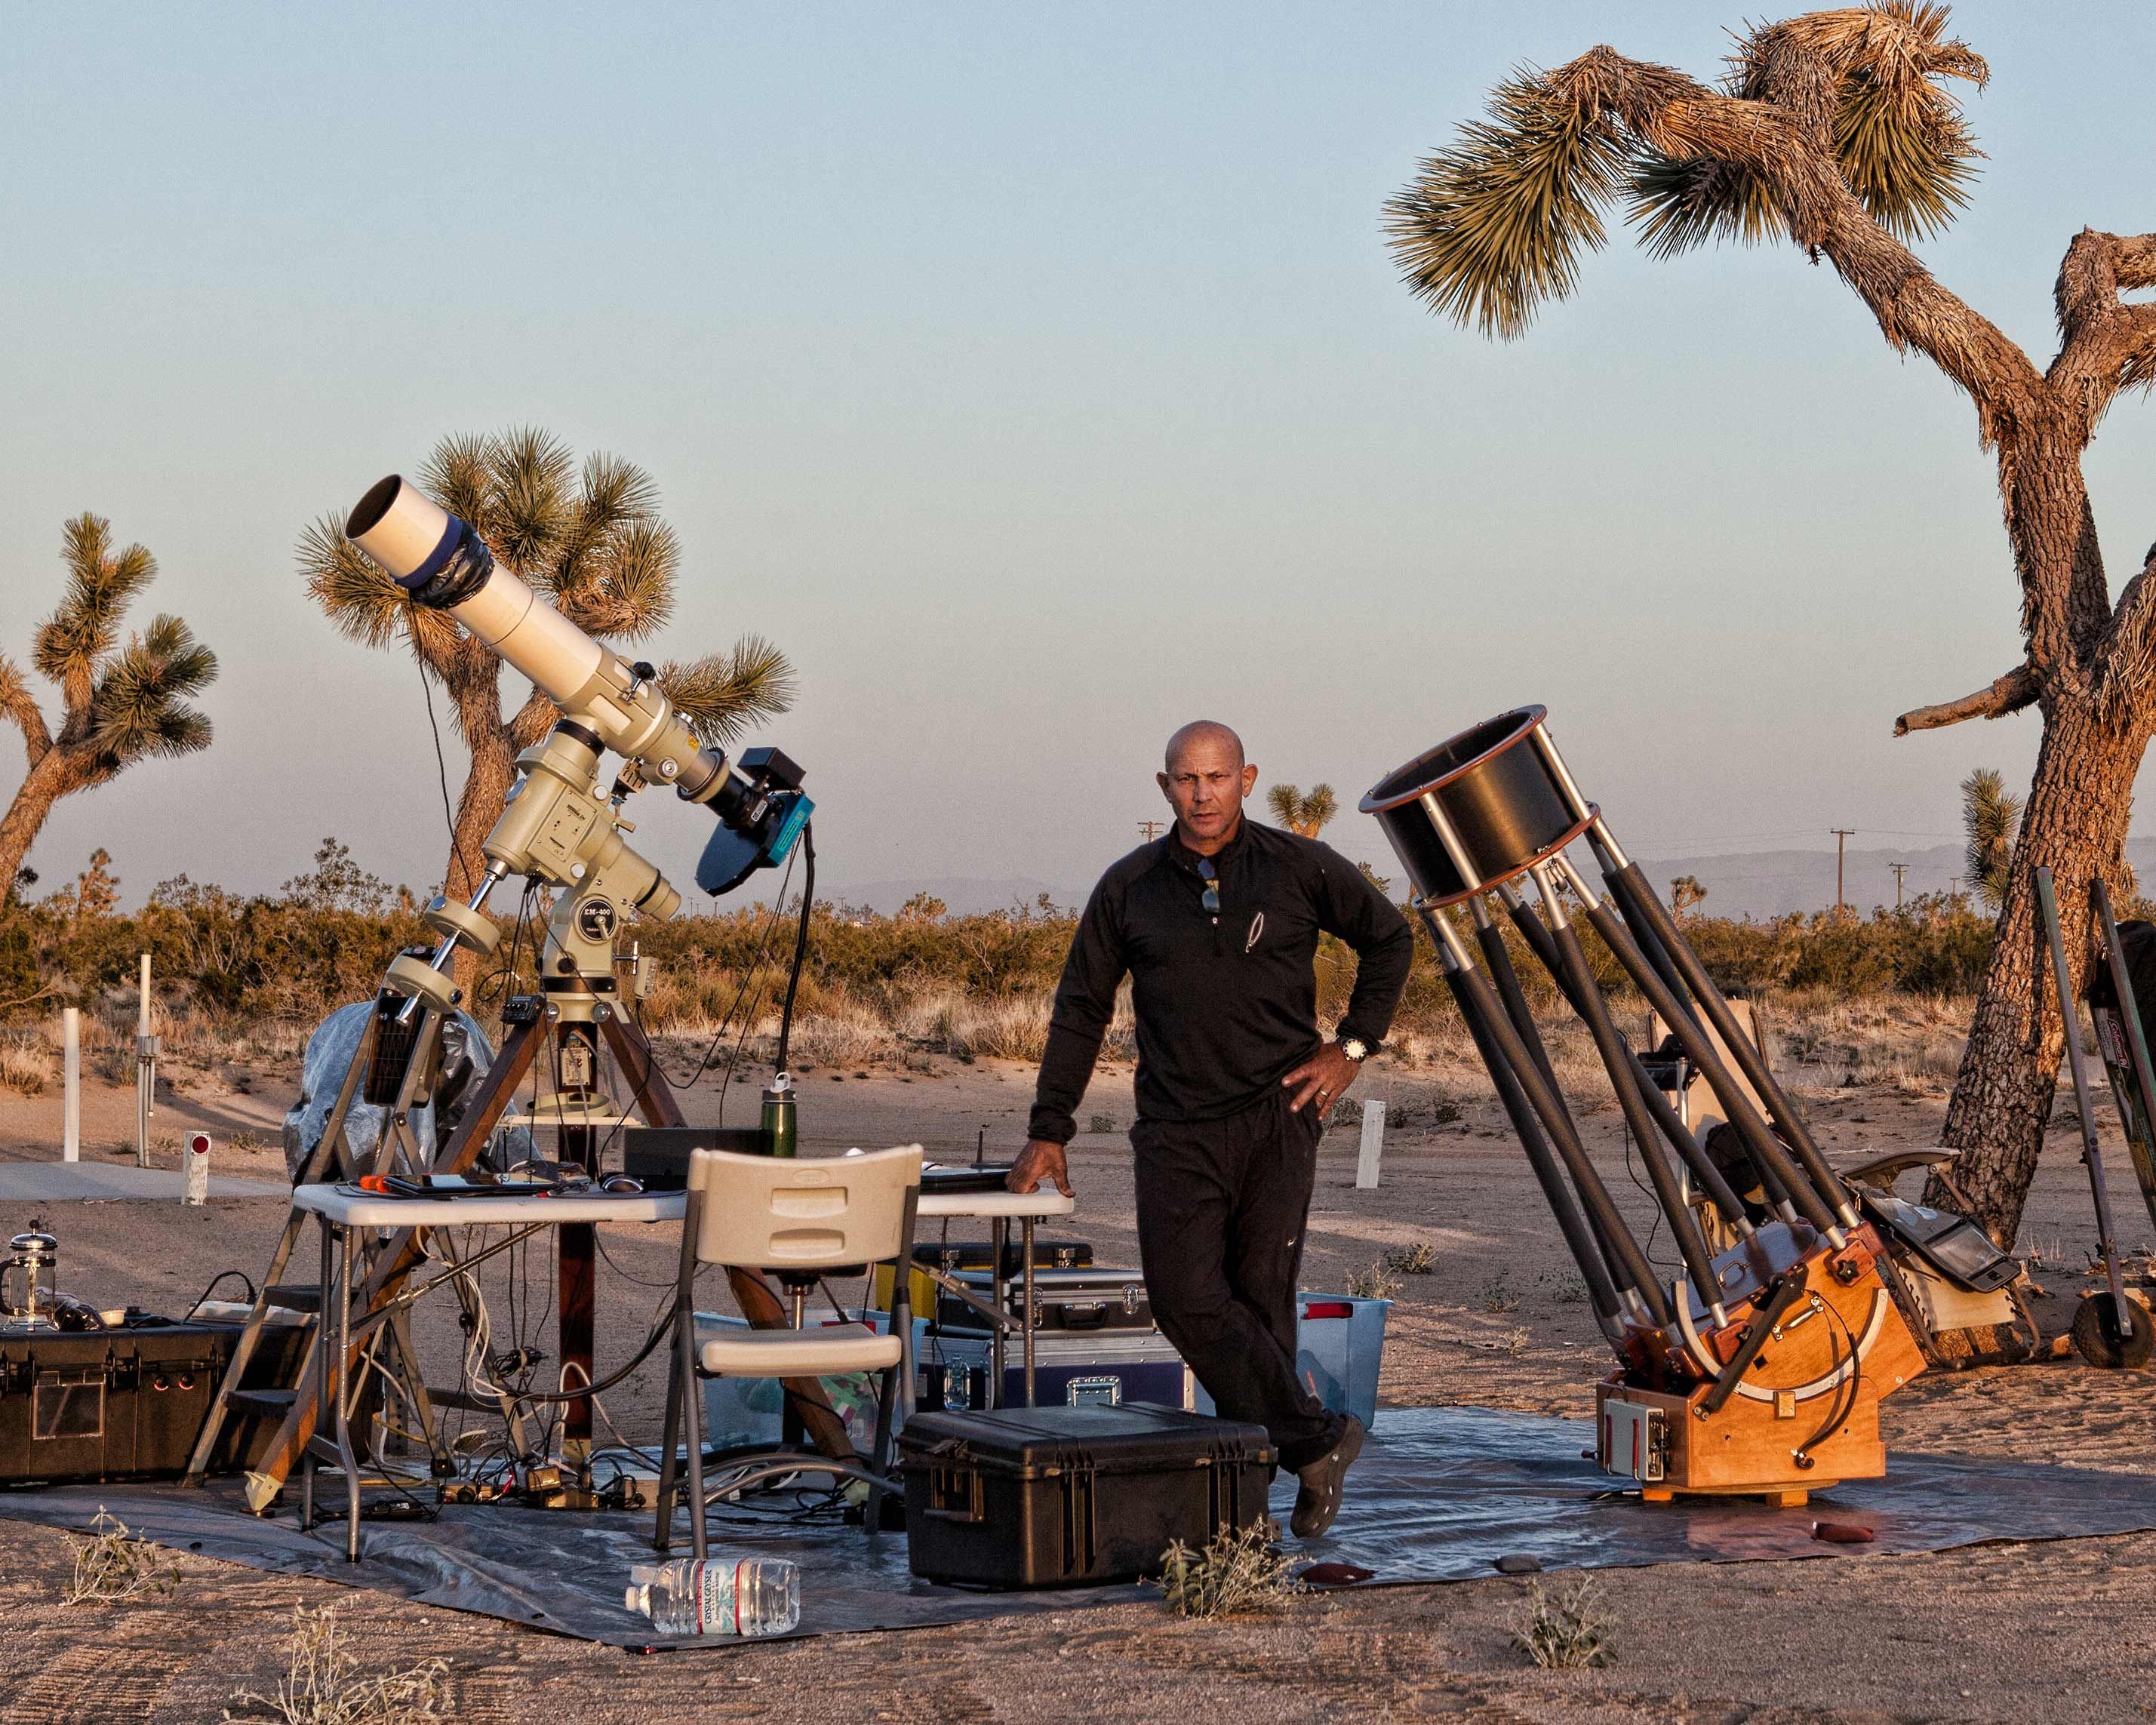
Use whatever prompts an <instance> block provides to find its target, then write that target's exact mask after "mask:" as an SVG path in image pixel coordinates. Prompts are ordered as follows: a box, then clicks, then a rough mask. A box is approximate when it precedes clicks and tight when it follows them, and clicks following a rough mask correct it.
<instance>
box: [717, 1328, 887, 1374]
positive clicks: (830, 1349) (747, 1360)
mask: <svg viewBox="0 0 2156 1725" xmlns="http://www.w3.org/2000/svg"><path fill="white" fill-rule="evenodd" d="M897 1363H898V1337H896V1336H879V1335H877V1334H876V1333H875V1331H873V1330H865V1329H862V1328H860V1327H858V1326H856V1325H853V1324H834V1325H832V1326H830V1327H829V1328H826V1329H820V1330H741V1331H737V1332H733V1333H731V1334H729V1335H726V1336H723V1337H719V1338H717V1339H716V1340H713V1341H707V1342H706V1343H704V1344H703V1346H702V1347H701V1348H700V1349H698V1350H697V1354H696V1367H697V1369H698V1370H699V1371H701V1372H702V1373H704V1375H705V1376H706V1377H708V1378H822V1377H826V1376H829V1374H830V1373H834V1372H887V1371H889V1370H890V1369H891V1368H892V1367H893V1366H895V1365H896V1364H897Z"/></svg>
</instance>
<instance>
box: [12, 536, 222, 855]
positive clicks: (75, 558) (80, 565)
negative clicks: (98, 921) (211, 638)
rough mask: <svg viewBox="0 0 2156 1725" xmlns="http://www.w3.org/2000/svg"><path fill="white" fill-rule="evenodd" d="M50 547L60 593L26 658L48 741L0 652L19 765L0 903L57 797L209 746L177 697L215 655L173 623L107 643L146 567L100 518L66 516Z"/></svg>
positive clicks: (201, 722)
mask: <svg viewBox="0 0 2156 1725" xmlns="http://www.w3.org/2000/svg"><path fill="white" fill-rule="evenodd" d="M61 540H62V550H61V553H60V556H61V561H62V562H64V563H65V564H66V565H67V591H66V592H65V593H63V594H62V595H61V596H60V603H59V608H58V609H56V610H55V611H54V613H53V614H52V615H51V616H50V617H49V618H47V619H45V620H44V623H43V624H40V625H39V627H38V636H37V640H36V643H35V644H34V645H33V647H32V648H31V649H30V663H31V664H32V665H34V666H36V668H37V670H38V675H41V676H43V677H44V679H45V680H47V681H48V682H51V683H55V684H57V685H59V691H60V706H61V714H60V727H59V732H57V733H55V732H53V731H52V730H51V729H50V728H49V727H48V726H47V725H46V723H45V716H44V713H42V712H41V711H38V702H37V698H36V696H33V694H32V693H31V692H30V685H29V683H28V680H26V679H25V678H24V677H23V673H22V671H21V670H19V669H18V668H17V666H16V665H15V663H14V661H13V660H10V659H8V658H7V657H6V656H5V655H0V713H5V714H6V715H7V716H8V720H9V721H11V722H12V723H13V725H14V726H15V728H16V729H17V730H18V731H20V732H22V733H23V750H24V752H26V753H27V754H28V757H29V767H28V771H27V772H26V773H24V774H23V783H22V784H21V785H20V786H19V787H18V788H17V790H16V792H15V800H14V801H13V803H10V804H9V805H8V813H7V814H6V816H5V817H4V818H0V883H4V891H0V898H4V897H7V896H11V895H12V893H13V890H14V883H15V881H16V880H17V878H18V875H20V873H21V871H22V868H23V858H24V857H25V856H26V855H28V854H29V850H30V846H31V845H33V844H34V843H36V842H37V837H38V830H39V829H41V828H42V827H44V824H45V817H46V816H47V815H49V814H51V813H52V812H53V804H54V803H57V802H59V799H60V798H63V797H71V796H73V795H74V793H76V792H78V791H86V790H90V789H91V788H94V787H95V786H97V785H101V784H103V783H105V781H106V780H107V779H109V778H114V777H115V776H116V775H117V774H119V773H121V772H123V771H125V770H126V768H129V767H131V766H133V765H134V764H135V762H137V761H140V760H142V759H145V758H146V757H149V756H152V755H185V754H192V753H193V752H194V751H195V750H197V749H204V748H208V747H209V740H210V724H209V721H208V719H206V718H205V717H203V715H202V714H201V713H199V712H198V711H196V710H195V709H194V708H193V707H191V706H188V705H187V701H186V699H185V697H186V696H190V695H197V694H199V693H201V691H203V690H204V689H206V688H208V686H209V685H210V684H211V683H212V682H213V681H214V680H216V677H217V655H215V654H214V653H213V652H211V651H210V650H209V649H208V648H207V647H205V646H203V645H202V644H201V643H199V642H198V641H197V640H196V639H195V638H194V634H193V631H192V630H190V629H188V627H187V624H184V623H182V621H181V620H180V619H178V618H177V617H158V618H157V619H153V620H152V621H151V624H150V626H149V628H148V629H145V630H144V631H143V632H142V633H141V634H139V635H134V636H131V637H130V638H129V639H128V642H127V644H126V646H124V647H122V646H121V645H120V644H119V643H120V625H121V620H122V619H125V618H126V615H127V607H128V605H129V603H131V601H132V600H133V599H134V598H135V596H136V594H137V593H141V591H142V589H143V588H146V587H147V586H148V585H149V584H150V583H151V581H153V580H155V579H156V578H157V559H156V558H155V557H151V555H150V553H149V552H146V551H145V550H144V549H143V548H142V547H141V546H139V545H131V546H129V547H127V548H126V550H125V551H115V550H114V549H113V548H112V523H111V522H110V521H106V520H105V517H104V516H95V515H87V514H85V515H80V516H76V517H75V518H74V520H73V521H69V523H68V524H67V526H65V527H64V528H63V529H62V530H61ZM30 879H32V880H34V879H36V876H35V875H32V876H30Z"/></svg>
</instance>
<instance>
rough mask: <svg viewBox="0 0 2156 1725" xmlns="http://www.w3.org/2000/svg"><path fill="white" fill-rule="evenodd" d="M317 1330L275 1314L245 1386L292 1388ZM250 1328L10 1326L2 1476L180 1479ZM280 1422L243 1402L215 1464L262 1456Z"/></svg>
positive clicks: (2, 1351)
mask: <svg viewBox="0 0 2156 1725" xmlns="http://www.w3.org/2000/svg"><path fill="white" fill-rule="evenodd" d="M312 1336H313V1331H312V1329H311V1327H309V1326H306V1325H303V1324H275V1325H265V1326H264V1329H263V1332H262V1336H261V1340H260V1342H259V1344H258V1345H257V1347H256V1348H255V1351H254V1358H253V1359H252V1360H251V1361H249V1365H248V1371H247V1378H246V1383H245V1384H244V1387H245V1388H247V1389H290V1388H291V1387H292V1386H293V1385H294V1384H296V1383H297V1382H298V1381H299V1376H300V1368H301V1367H302V1366H303V1365H304V1364H305V1359H306V1350H307V1343H308V1342H309V1341H310V1340H311V1337H312ZM238 1340H239V1326H238V1325H236V1324H214V1323H177V1324H143V1325H136V1326H131V1327H127V1328H125V1329H115V1330H64V1331H63V1330H38V1331H32V1332H17V1333H15V1334H13V1335H9V1334H6V1333H5V1332H0V1486H21V1485H28V1484H31V1483H33V1482H35V1483H40V1484H57V1483H61V1482H64V1481H105V1480H143V1479H161V1478H162V1479H177V1477H178V1476H180V1475H182V1474H183V1473H185V1472H186V1471H187V1458H188V1456H189V1455H191V1454H192V1453H193V1450H194V1446H195V1440H196V1439H197V1438H198V1437H199V1436H200V1435H202V1426H203V1419H204V1418H205V1417H206V1416H207V1415H208V1413H209V1404H210V1400H211V1398H212V1397H213V1396H214V1395H215V1394H217V1387H218V1384H219V1383H220V1382H221V1381H223V1376H224V1368H225V1364H226V1363H227V1362H228V1360H230V1359H231V1358H232V1350H233V1346H234V1343H236V1342H238ZM279 1423H280V1420H279V1418H278V1417H277V1416H275V1415H272V1414H263V1413H247V1412H243V1411H242V1410H240V1409H234V1411H233V1414H232V1416H231V1417H230V1418H229V1419H228V1420H226V1422H225V1427H224V1430H223V1433H222V1434H221V1435H220V1436H219V1439H218V1448H217V1453H216V1454H215V1455H213V1456H212V1458H211V1468H210V1471H212V1472H213V1473H236V1472H238V1471H240V1470H241V1469H243V1468H244V1467H247V1466H251V1465H252V1464H253V1463H254V1461H255V1460H257V1459H258V1457H259V1454H260V1452H261V1451H262V1450H264V1449H266V1448H267V1447H268V1446H269V1442H270V1440H272V1439H273V1438H274V1437H275V1435H276V1430H277V1426H278V1425H279Z"/></svg>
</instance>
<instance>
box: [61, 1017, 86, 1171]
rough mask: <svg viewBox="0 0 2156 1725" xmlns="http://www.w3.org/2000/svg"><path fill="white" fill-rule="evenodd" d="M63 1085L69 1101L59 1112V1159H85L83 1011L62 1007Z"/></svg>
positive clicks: (75, 1160) (71, 1160) (69, 1160)
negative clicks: (83, 1142)
mask: <svg viewBox="0 0 2156 1725" xmlns="http://www.w3.org/2000/svg"><path fill="white" fill-rule="evenodd" d="M60 1073H61V1081H60V1082H61V1088H62V1090H63V1091H64V1095H65V1097H66V1101H65V1103H64V1106H63V1108H62V1110H61V1113H60V1122H61V1124H60V1160H61V1161H62V1162H80V1161H81V1160H82V1014H81V1013H80V1011H78V1010H77V1009H75V1008H74V1007H72V1006H64V1007H62V1008H61V1009H60Z"/></svg>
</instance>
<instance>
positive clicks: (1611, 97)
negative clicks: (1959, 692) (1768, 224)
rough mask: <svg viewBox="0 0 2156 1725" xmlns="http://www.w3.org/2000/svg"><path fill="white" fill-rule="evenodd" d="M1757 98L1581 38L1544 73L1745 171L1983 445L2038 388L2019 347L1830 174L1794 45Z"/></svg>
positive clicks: (1807, 75) (1822, 71)
mask: <svg viewBox="0 0 2156 1725" xmlns="http://www.w3.org/2000/svg"><path fill="white" fill-rule="evenodd" d="M1767 59H1768V64H1767V65H1766V67H1765V69H1764V71H1765V75H1764V77H1763V80H1762V93H1763V97H1764V98H1765V99H1764V100H1745V99H1743V98H1741V97H1738V96H1731V95H1722V93H1721V92H1719V91H1717V90H1711V89H1709V88H1708V87H1707V86H1706V85H1702V84H1699V83H1697V82H1696V81H1694V80H1692V79H1690V78H1688V77H1686V76H1685V75H1684V74H1682V73H1680V72H1676V71H1674V70H1672V69H1671V68H1669V67H1667V66H1658V65H1654V64H1649V63H1647V62H1645V61H1640V60H1632V59H1626V58H1625V56H1623V55H1622V54H1619V53H1618V52H1617V51H1616V50H1615V49H1610V48H1597V49H1590V50H1589V52H1588V53H1587V54H1583V55H1582V56H1581V57H1580V58H1579V59H1576V60H1574V61H1573V62H1572V63H1571V64H1569V65H1568V66H1563V67H1561V68H1559V69H1558V70H1557V71H1555V72H1553V73H1552V74H1550V80H1551V83H1552V85H1553V86H1555V87H1556V88H1558V89H1560V90H1564V91H1566V92H1567V93H1568V94H1569V95H1570V96H1571V97H1572V99H1573V101H1574V102H1575V103H1576V104H1578V105H1581V106H1583V107H1584V108H1586V109H1588V110H1590V111H1593V112H1596V113H1599V114H1604V115H1608V116H1612V117H1614V118H1615V119H1617V120H1618V121H1620V122H1621V124H1622V125H1623V126H1625V128H1626V129H1627V130H1628V131H1631V132H1632V133H1633V134H1634V136H1636V137H1637V138H1638V139H1639V140H1640V141H1641V142H1642V143H1644V144H1645V145H1646V146H1648V147H1649V148H1650V149H1652V150H1654V151H1657V152H1658V153H1660V154H1661V155H1663V156H1666V157H1671V158H1672V159H1675V160H1680V161H1711V162H1727V163H1729V164H1731V165H1732V166H1734V167H1742V168H1744V169H1747V170H1748V171H1749V172H1752V173H1753V174H1755V175H1757V176H1758V178H1759V179H1760V181H1761V182H1763V183H1764V184H1765V185H1766V186H1767V187H1768V190H1769V192H1770V193H1771V194H1772V196H1773V198H1774V203H1775V205H1776V207H1777V208H1779V210H1780V212H1781V213H1782V216H1783V219H1784V221H1785V222H1786V223H1787V224H1788V226H1789V237H1790V238H1791V239H1793V240H1794V241H1795V242H1796V243H1797V244H1799V245H1801V246H1804V247H1805V248H1806V249H1809V250H1810V251H1812V252H1814V253H1816V254H1820V255H1821V256H1824V257H1825V258H1826V259H1827V260H1828V261H1829V262H1830V263H1831V264H1833V265H1834V267H1835V271H1836V273H1837V274H1839V275H1840V277H1841V279H1842V280H1844V281H1845V282H1847V283H1848V284H1849V285H1850V286H1851V288H1852V289H1854V290H1856V294H1857V295H1858V296H1859V297H1860V298H1861V299H1862V300H1863V301H1864V302H1865V304H1866V305H1867V306H1868V307H1870V308H1871V315H1872V316H1873V317H1874V318H1875V319H1876V321H1877V322H1878V325H1879V329H1880V332H1881V334H1882V335H1884V336H1886V340H1887V342H1888V343H1889V345H1891V346H1892V347H1893V348H1894V349H1895V350H1896V351H1897V352H1900V351H1902V350H1903V349H1905V348H1910V347H1913V348H1915V349H1916V350H1917V352H1919V353H1922V355H1923V356H1924V357H1926V358H1928V359H1929V360H1930V361H1931V362H1933V364H1934V365H1936V366H1937V367H1938V368H1939V369H1940V370H1941V371H1942V372H1945V373H1946V375H1947V376H1948V377H1949V378H1951V379H1952V380H1953V382H1955V383H1957V384H1958V385H1960V387H1961V388H1963V389H1964V390H1966V391H1967V392H1968V393H1969V396H1970V398H1972V399H1973V400H1974V402H1975V403H1976V408H1977V418H1978V427H1979V434H1981V436H1982V437H1983V439H1984V443H1985V444H1987V445H1989V444H1994V443H1996V442H1998V441H1999V439H2000V438H2001V437H2002V435H2004V434H2006V432H2007V430H2008V429H2009V428H2010V426H2011V425H2013V424H2015V423H2016V422H2018V421H2019V420H2020V419H2022V418H2024V417H2025V415H2026V414H2027V413H2028V412H2029V411H2030V408H2031V407H2032V406H2033V405H2034V403H2035V402H2036V401H2037V400H2038V399H2039V398H2040V396H2041V394H2042V391H2043V377H2042V375H2041V374H2040V372H2038V371H2037V370H2036V367H2035V365H2034V364H2033V363H2031V362H2030V359H2029V357H2028V356H2027V355H2026V354H2025V353H2024V352H2022V351H2021V349H2020V347H2017V346H2016V345H2015V343H2014V342H2012V341H2010V340H2008V339H2007V337H2006V336H2005V334H2003V333H2002V332H2001V331H1999V328H1998V327H1997V326H1995V325H1994V324H1993V323H1992V322H1991V321H1990V320H1989V319H1988V318H1986V317H1984V316H1983V315H1982V314H1981V313H1980V312H1979V311H1976V310H1975V309H1974V307H1972V306H1970V305H1969V304H1968V303H1967V302H1966V301H1964V300H1962V299H1960V298H1958V296H1957V295H1954V294H1953V293H1952V292H1950V291H1949V290H1947V289H1946V288H1944V287H1942V286H1941V285H1939V283H1938V281H1937V280H1934V279H1933V275H1932V273H1931V271H1930V270H1927V269H1926V268H1925V267H1924V265H1923V264H1922V262H1921V261H1919V259H1917V255H1916V254H1915V253H1913V252H1912V251H1911V250H1910V249H1908V247H1907V246H1906V245H1904V244H1902V242H1901V241H1900V240H1898V239H1895V238H1894V236H1893V235H1892V234H1889V233H1888V232H1887V231H1886V229H1885V228H1882V227H1881V226H1880V224H1879V223H1876V222H1875V221H1873V220H1872V219H1871V217H1870V216H1869V215H1868V214H1866V212H1865V209H1864V206H1863V205H1862V204H1861V203H1859V202H1858V201H1857V198H1856V194H1855V193H1852V192H1851V190H1850V188H1849V186H1848V184H1847V182H1845V181H1844V180H1843V178H1842V177H1841V172H1840V167H1839V166H1838V165H1837V163H1836V162H1835V157H1834V149H1833V141H1832V137H1831V135H1830V127H1829V123H1828V122H1829V121H1830V119H1831V113H1832V109H1831V105H1830V97H1831V92H1832V88H1833V79H1832V74H1831V73H1830V69H1829V68H1828V67H1827V66H1826V65H1825V62H1824V61H1822V60H1821V59H1820V58H1819V57H1818V55H1816V54H1814V53H1813V52H1811V51H1810V50H1809V49H1807V48H1805V47H1804V46H1803V45H1802V44H1799V43H1797V42H1795V41H1794V40H1784V41H1781V42H1778V43H1775V44H1772V46H1771V52H1770V53H1769V54H1768V56H1767Z"/></svg>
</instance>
